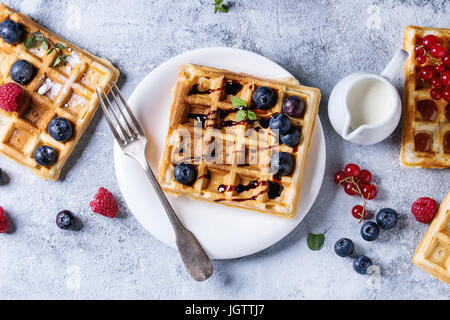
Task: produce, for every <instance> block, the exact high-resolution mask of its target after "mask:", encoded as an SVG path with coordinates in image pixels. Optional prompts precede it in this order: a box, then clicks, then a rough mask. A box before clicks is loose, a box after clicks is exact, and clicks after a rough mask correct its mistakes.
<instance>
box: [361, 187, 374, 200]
mask: <svg viewBox="0 0 450 320" xmlns="http://www.w3.org/2000/svg"><path fill="white" fill-rule="evenodd" d="M377 192H378V191H377V187H375V186H374V185H373V184H368V185H366V186H364V188H363V190H362V194H363V197H364V198H365V199H367V200H372V199H373V198H375V197H376V196H377Z"/></svg>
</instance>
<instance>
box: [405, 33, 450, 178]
mask: <svg viewBox="0 0 450 320" xmlns="http://www.w3.org/2000/svg"><path fill="white" fill-rule="evenodd" d="M403 46H404V49H405V50H406V51H408V53H409V57H408V59H407V60H406V63H405V87H404V119H403V136H402V149H401V162H402V164H403V165H404V166H407V167H418V168H439V169H442V168H449V167H450V54H449V50H450V29H434V28H421V27H413V26H409V27H407V28H406V29H405V32H404V36H403Z"/></svg>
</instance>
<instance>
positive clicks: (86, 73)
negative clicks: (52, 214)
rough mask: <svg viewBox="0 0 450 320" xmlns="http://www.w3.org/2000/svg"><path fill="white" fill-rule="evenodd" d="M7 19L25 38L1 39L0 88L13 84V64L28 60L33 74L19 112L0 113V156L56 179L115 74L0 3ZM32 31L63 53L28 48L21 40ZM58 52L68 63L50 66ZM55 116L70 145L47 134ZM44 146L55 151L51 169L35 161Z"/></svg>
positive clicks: (0, 14) (0, 18)
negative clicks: (68, 130)
mask: <svg viewBox="0 0 450 320" xmlns="http://www.w3.org/2000/svg"><path fill="white" fill-rule="evenodd" d="M6 19H11V20H13V21H15V22H17V23H19V24H20V25H21V26H22V28H23V29H24V31H25V33H26V34H25V36H24V39H23V41H21V42H19V43H18V44H14V45H12V44H8V43H6V42H5V41H3V40H2V39H1V38H0V85H3V84H5V83H8V82H13V80H12V79H11V77H10V68H11V66H12V65H13V64H14V63H15V62H16V61H17V60H26V61H28V62H29V63H31V64H32V65H33V67H34V68H35V71H36V72H35V76H34V78H33V79H32V80H31V82H29V83H28V84H26V85H22V88H23V90H24V103H23V105H22V107H21V108H19V109H18V110H16V111H15V112H6V111H4V110H1V109H0V154H2V155H3V156H6V157H8V158H10V159H12V160H14V161H16V162H17V163H19V164H21V165H23V166H24V167H27V168H28V169H30V170H32V171H33V172H34V173H35V174H36V175H38V176H39V177H41V178H43V179H50V180H56V179H58V177H59V175H60V172H61V169H62V168H63V166H64V164H65V162H66V161H67V159H68V157H69V156H70V154H71V152H72V150H73V149H74V147H75V145H76V144H77V142H78V141H79V139H80V137H81V136H82V135H83V133H84V131H85V130H86V128H87V127H88V126H89V123H90V121H91V119H92V117H93V116H94V114H95V111H96V110H97V107H98V103H99V101H98V98H97V95H96V94H95V90H96V89H97V88H99V87H102V88H103V89H104V90H105V91H107V92H108V91H109V90H108V84H109V83H110V82H111V81H116V80H117V78H118V77H119V71H118V70H117V69H116V68H115V67H113V65H112V64H111V63H110V62H109V61H107V60H104V59H100V58H98V57H95V56H93V55H92V54H90V53H88V52H86V51H83V50H81V49H80V48H78V47H77V46H75V45H74V44H72V43H70V42H68V41H66V40H64V39H62V38H61V37H59V36H57V35H56V34H54V33H53V32H51V31H49V30H47V29H45V28H44V27H42V26H41V25H39V24H37V23H36V22H34V21H33V20H31V19H30V18H29V17H27V16H25V15H23V14H20V13H17V12H15V11H13V10H12V9H10V8H8V7H7V6H5V5H2V4H0V22H2V21H4V20H6ZM36 32H40V33H41V35H42V36H43V37H45V39H47V40H48V43H52V44H55V43H60V44H62V45H63V46H64V47H65V48H64V49H59V50H53V52H51V53H50V54H47V52H48V50H46V48H45V47H44V44H43V43H37V44H36V45H35V46H33V47H30V48H27V47H26V46H25V42H26V39H28V38H30V37H31V36H32V34H33V33H36ZM57 52H58V54H59V55H66V56H67V57H66V60H67V62H66V63H60V64H59V65H57V66H56V67H54V66H53V65H55V61H56V59H57V58H58V54H57ZM55 117H64V118H66V119H68V120H69V121H70V122H71V125H72V127H73V130H74V131H73V136H72V138H71V139H70V140H68V141H66V142H58V141H56V140H55V139H53V138H52V137H51V136H50V135H49V133H48V131H47V126H48V124H49V122H50V121H51V120H52V119H53V118H55ZM43 145H45V146H50V147H52V148H53V149H54V150H55V151H56V154H57V159H56V162H55V163H54V164H52V165H50V166H42V165H39V164H38V163H37V162H36V160H35V158H34V153H35V150H36V149H37V148H38V147H39V146H43Z"/></svg>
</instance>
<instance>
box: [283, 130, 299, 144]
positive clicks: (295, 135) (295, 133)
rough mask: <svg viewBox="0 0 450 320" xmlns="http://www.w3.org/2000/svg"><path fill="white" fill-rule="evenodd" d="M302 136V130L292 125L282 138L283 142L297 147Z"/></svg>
mask: <svg viewBox="0 0 450 320" xmlns="http://www.w3.org/2000/svg"><path fill="white" fill-rule="evenodd" d="M300 136H301V135H300V130H298V129H297V128H294V127H292V128H291V130H289V131H288V132H287V133H286V134H282V135H281V136H280V140H281V143H282V144H285V145H287V146H288V147H295V146H297V145H298V144H299V143H300Z"/></svg>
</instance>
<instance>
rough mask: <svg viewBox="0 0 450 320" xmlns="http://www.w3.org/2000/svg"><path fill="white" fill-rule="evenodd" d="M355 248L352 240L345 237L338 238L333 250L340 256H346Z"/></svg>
mask: <svg viewBox="0 0 450 320" xmlns="http://www.w3.org/2000/svg"><path fill="white" fill-rule="evenodd" d="M353 250H355V245H354V244H353V241H352V240H350V239H347V238H342V239H339V240H338V241H337V242H336V243H335V245H334V252H336V254H337V255H338V256H340V257H348V256H349V255H351V254H352V253H353Z"/></svg>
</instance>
